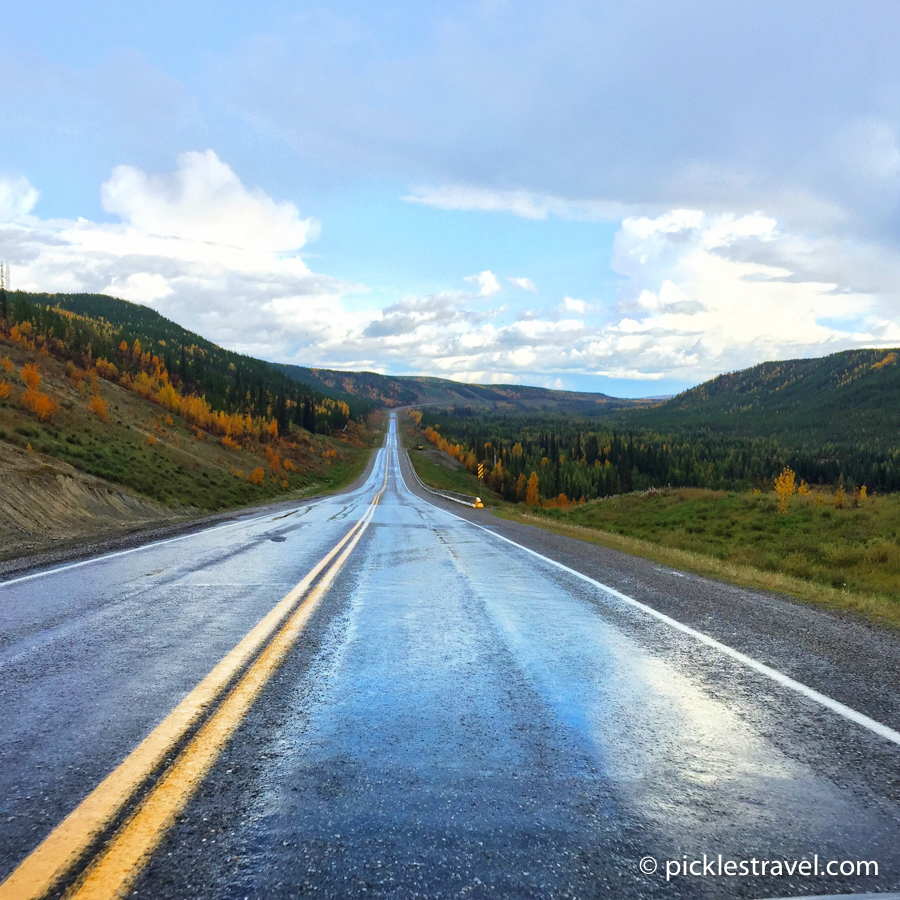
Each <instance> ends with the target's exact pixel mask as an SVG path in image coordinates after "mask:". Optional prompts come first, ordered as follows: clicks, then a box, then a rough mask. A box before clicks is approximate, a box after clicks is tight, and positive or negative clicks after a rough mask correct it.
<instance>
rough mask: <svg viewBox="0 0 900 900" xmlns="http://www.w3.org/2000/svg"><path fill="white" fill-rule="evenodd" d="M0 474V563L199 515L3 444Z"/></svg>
mask: <svg viewBox="0 0 900 900" xmlns="http://www.w3.org/2000/svg"><path fill="white" fill-rule="evenodd" d="M0 471H2V473H3V478H2V479H0V560H6V559H12V558H15V557H19V556H24V555H30V554H34V553H40V552H41V551H44V550H48V549H51V548H53V549H59V548H60V547H62V546H65V545H66V544H69V543H73V544H74V543H83V542H84V541H85V540H91V539H95V538H103V537H107V536H109V535H113V534H121V533H122V532H123V531H132V530H136V529H143V528H147V527H150V526H154V525H160V524H167V523H172V522H179V521H184V520H185V519H188V518H191V517H192V516H196V515H197V512H198V511H197V510H191V509H187V508H182V509H180V510H177V511H176V510H173V509H170V508H168V507H166V506H163V505H162V504H159V503H154V502H153V501H152V500H148V499H146V498H143V497H139V496H137V495H136V494H133V493H131V492H130V491H128V490H127V489H125V488H122V487H119V486H117V485H114V484H110V483H109V482H107V481H103V480H102V479H100V478H95V477H94V476H92V475H87V474H85V473H84V472H79V471H78V470H77V469H75V468H73V467H72V466H70V465H68V464H67V463H65V462H62V461H61V460H58V459H54V458H53V457H51V456H47V455H45V454H42V453H29V452H27V451H23V450H20V449H18V448H17V447H14V446H12V445H11V444H8V443H5V442H3V441H0Z"/></svg>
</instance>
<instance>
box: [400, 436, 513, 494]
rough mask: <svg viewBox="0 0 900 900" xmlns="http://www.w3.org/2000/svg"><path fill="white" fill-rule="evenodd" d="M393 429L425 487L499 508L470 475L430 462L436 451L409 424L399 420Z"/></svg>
mask: <svg viewBox="0 0 900 900" xmlns="http://www.w3.org/2000/svg"><path fill="white" fill-rule="evenodd" d="M397 425H398V430H399V432H400V438H401V443H402V445H403V447H404V448H405V449H407V450H408V451H409V460H410V462H411V463H412V467H413V468H414V469H415V470H416V474H417V475H418V476H419V478H421V479H422V481H424V482H425V484H427V485H428V486H429V487H433V488H434V489H435V490H438V491H453V492H455V493H457V494H465V495H467V496H469V497H481V499H482V502H483V503H484V505H485V506H491V507H498V506H501V505H503V501H502V500H500V499H499V498H498V497H497V496H496V495H495V494H494V492H493V491H492V490H491V489H490V488H488V487H487V486H486V485H485V484H484V482H482V481H479V479H478V478H476V477H475V476H474V475H470V474H469V473H468V472H467V471H466V470H465V468H464V467H463V466H459V467H458V468H456V469H451V468H449V467H448V466H446V465H441V464H440V463H437V462H434V460H433V459H431V458H430V457H431V455H432V454H435V453H438V452H439V451H437V450H435V449H434V448H433V447H431V445H430V444H429V443H428V441H427V440H426V439H425V435H424V434H422V432H421V431H419V430H418V429H416V428H415V427H414V426H413V424H412V422H406V421H403V419H400V420H399V421H398V423H397ZM420 444H422V445H423V446H424V447H426V450H425V451H424V452H423V451H419V450H417V449H416V447H417V446H418V445H420ZM447 461H448V463H449V464H452V465H454V466H455V465H457V463H456V461H455V460H452V459H451V458H450V457H449V456H448V457H447Z"/></svg>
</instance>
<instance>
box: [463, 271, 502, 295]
mask: <svg viewBox="0 0 900 900" xmlns="http://www.w3.org/2000/svg"><path fill="white" fill-rule="evenodd" d="M463 281H468V282H474V283H475V284H477V285H478V293H479V294H481V296H482V297H490V296H491V294H496V293H497V292H498V291H499V290H500V282H499V281H497V276H496V275H495V274H494V273H493V272H492V271H491V270H490V269H485V270H484V271H483V272H479V273H478V274H477V275H469V276H468V277H467V278H464V279H463Z"/></svg>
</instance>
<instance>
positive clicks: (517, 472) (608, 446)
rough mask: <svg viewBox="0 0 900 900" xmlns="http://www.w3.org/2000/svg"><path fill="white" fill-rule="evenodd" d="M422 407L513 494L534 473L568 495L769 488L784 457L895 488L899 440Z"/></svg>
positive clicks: (540, 482) (812, 473) (506, 494)
mask: <svg viewBox="0 0 900 900" xmlns="http://www.w3.org/2000/svg"><path fill="white" fill-rule="evenodd" d="M417 415H418V411H417ZM421 415H422V418H421V420H420V421H421V427H422V428H423V429H424V430H425V433H426V435H427V436H428V438H429V440H431V441H432V443H434V444H436V445H437V446H439V447H440V449H442V450H446V451H447V452H449V453H450V454H451V455H452V456H454V457H456V458H457V459H459V460H460V461H461V462H462V463H463V464H464V465H465V466H466V468H467V469H468V470H469V471H470V472H472V473H473V474H474V473H475V472H477V469H478V463H481V462H483V463H485V464H486V468H487V472H488V474H487V475H486V481H487V483H488V485H489V486H490V487H491V488H492V489H493V490H495V491H496V492H497V493H498V494H500V495H501V496H502V497H503V498H504V499H505V500H509V501H512V502H525V501H526V495H527V492H528V485H529V481H530V480H532V476H534V482H535V483H536V489H537V491H538V494H539V496H540V498H542V499H543V500H549V501H551V502H560V503H562V504H567V503H570V502H578V501H580V500H582V499H583V500H593V499H597V498H600V497H609V496H612V495H614V494H623V493H629V492H631V491H643V490H648V489H650V488H664V487H699V488H711V489H713V490H748V489H753V488H760V489H765V490H769V489H771V485H772V484H773V481H774V479H775V478H776V477H777V476H778V475H779V474H780V473H781V472H783V471H784V469H785V468H786V467H789V468H790V469H791V470H793V471H794V472H795V473H796V474H797V477H798V478H801V479H803V480H805V481H806V482H807V483H809V484H811V485H838V484H846V485H847V486H848V488H850V487H851V486H853V485H866V486H867V488H868V490H869V492H870V493H871V492H872V491H873V490H875V491H879V492H886V491H898V490H900V448H895V449H893V450H887V449H881V448H874V447H869V446H866V444H865V443H864V442H860V443H857V444H851V445H842V446H838V445H835V444H825V443H823V444H819V445H806V446H799V447H798V446H791V447H786V446H785V445H784V444H783V443H782V442H781V441H779V440H778V439H776V438H763V437H729V436H727V435H723V434H721V433H713V432H710V431H704V430H691V431H687V430H684V431H680V432H672V433H659V432H655V431H652V430H648V429H643V430H633V431H624V430H620V429H618V428H617V427H615V425H612V424H610V423H609V422H605V421H603V420H600V419H596V418H579V417H565V416H558V417H553V416H540V415H538V414H491V413H485V412H484V411H483V410H474V409H472V408H469V407H455V408H453V409H451V410H440V409H431V408H428V407H426V408H424V409H423V410H422V411H421Z"/></svg>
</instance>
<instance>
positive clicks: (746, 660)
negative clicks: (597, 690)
mask: <svg viewBox="0 0 900 900" xmlns="http://www.w3.org/2000/svg"><path fill="white" fill-rule="evenodd" d="M410 465H412V463H410ZM400 480H401V481H402V482H403V486H404V488H406V490H407V491H408V492H409V493H410V494H412V493H413V492H412V491H411V490H410V489H409V485H407V483H406V479H405V478H404V477H403V472H402V470H401V472H400ZM413 496H414V497H415V496H416V495H415V494H413ZM418 499H419V500H421V501H422V502H423V503H427V504H428V505H429V506H430V507H432V508H433V509H436V510H438V511H439V512H442V513H445V514H446V515H448V516H451V517H452V518H454V519H458V520H459V521H460V522H465V523H466V524H467V525H471V526H472V527H473V528H480V529H481V530H482V531H485V532H487V533H488V534H490V535H492V536H493V537H495V538H496V539H497V540H499V541H503V542H504V543H506V544H510V545H511V546H513V547H517V548H518V549H519V550H522V551H523V552H524V553H528V554H530V555H531V556H535V557H537V558H538V559H541V560H543V561H544V562H546V563H549V564H550V565H551V566H555V567H556V568H557V569H561V570H562V571H563V572H567V573H568V574H570V575H574V576H575V577H576V578H580V579H581V580H582V581H586V582H587V583H588V584H591V585H593V586H594V587H596V588H599V589H600V590H601V591H604V592H605V593H607V594H609V595H610V596H611V597H615V598H616V599H617V600H621V601H622V602H623V603H627V604H628V605H629V606H633V607H635V609H639V610H640V611H641V612H643V613H646V614H647V615H649V616H653V618H655V619H658V620H659V621H660V622H665V624H666V625H668V626H669V627H670V628H674V629H676V630H677V631H681V632H682V633H684V634H687V635H690V636H691V637H692V638H694V639H695V640H697V641H700V642H701V643H702V644H706V646H707V647H712V648H713V649H715V650H718V651H719V652H720V653H723V654H724V655H725V656H729V657H731V659H733V660H735V661H736V662H739V663H741V664H742V665H744V666H746V667H747V668H749V669H753V671H754V672H759V673H760V674H761V675H765V676H766V677H767V678H770V679H771V680H772V681H774V682H776V683H777V684H780V685H782V687H786V688H789V689H790V690H792V691H795V692H796V693H798V694H801V695H802V696H804V697H806V698H807V699H808V700H812V701H813V702H815V703H818V704H819V705H820V706H824V707H825V708H826V709H829V710H831V712H834V713H837V714H838V715H839V716H842V717H843V718H845V719H848V720H849V721H850V722H854V723H855V724H857V725H861V726H862V727H863V728H867V729H868V730H869V731H871V732H874V733H875V734H877V735H878V736H879V737H882V738H884V739H885V740H887V741H891V742H892V743H894V744H896V745H897V746H900V732H897V731H894V729H893V728H888V726H887V725H882V724H881V722H876V721H875V719H871V718H869V716H867V715H864V714H863V713H861V712H857V711H856V710H855V709H851V708H850V707H849V706H845V705H844V704H843V703H841V702H840V701H839V700H834V699H832V698H831V697H829V696H827V695H826V694H820V693H819V692H818V691H817V690H814V689H813V688H811V687H807V685H805V684H803V683H801V682H799V681H795V680H794V679H793V678H791V677H790V676H788V675H785V674H784V673H782V672H779V671H778V670H777V669H773V668H772V667H771V666H767V665H766V664H765V663H761V662H757V660H755V659H753V657H751V656H747V655H746V654H745V653H741V652H740V650H735V649H734V648H733V647H729V646H728V645H727V644H723V643H722V642H721V641H717V640H716V639H715V638H711V637H710V636H709V635H708V634H704V633H703V632H702V631H697V630H696V629H694V628H691V627H690V625H684V624H683V623H682V622H679V621H678V620H677V619H673V618H672V617H671V616H667V615H666V614H665V613H661V612H659V610H656V609H654V608H653V607H652V606H648V605H647V604H646V603H641V601H640V600H635V599H634V597H629V596H628V595H627V594H623V593H622V592H621V591H617V590H616V589H615V588H612V587H609V585H606V584H603V583H602V582H599V581H597V580H595V579H594V578H591V577H590V576H589V575H585V574H584V573H583V572H579V571H577V570H576V569H571V568H569V566H567V565H564V564H563V563H561V562H557V561H556V560H555V559H550V557H549V556H544V555H543V554H542V553H538V552H537V551H536V550H531V549H529V548H528V547H524V546H522V544H517V543H516V542H515V541H512V540H510V539H509V538H507V537H504V536H503V535H502V534H497V533H496V532H495V531H491V529H490V528H485V527H484V525H479V524H478V523H477V522H470V521H469V520H468V519H464V518H463V517H462V516H458V515H456V513H452V512H450V511H449V510H446V509H441V508H440V507H439V506H435V505H434V504H433V503H431V502H429V501H428V500H426V499H425V498H424V497H419V498H418Z"/></svg>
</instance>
